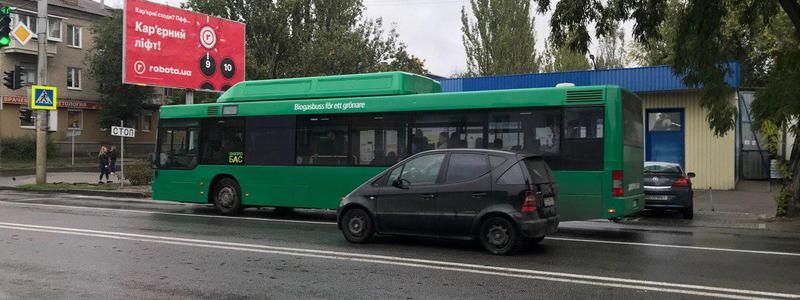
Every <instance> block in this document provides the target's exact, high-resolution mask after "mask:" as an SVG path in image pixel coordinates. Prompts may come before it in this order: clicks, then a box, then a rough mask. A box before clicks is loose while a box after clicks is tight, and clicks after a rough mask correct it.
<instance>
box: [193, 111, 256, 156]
mask: <svg viewBox="0 0 800 300" xmlns="http://www.w3.org/2000/svg"><path fill="white" fill-rule="evenodd" d="M244 125H245V123H244V119H242V118H224V119H216V118H215V119H207V120H205V121H203V151H202V152H203V155H202V157H201V159H200V161H201V162H202V163H204V164H231V163H234V164H241V163H242V159H247V158H246V157H244V155H241V156H239V155H237V154H241V153H243V152H244V137H245V134H244ZM232 156H234V157H237V158H240V159H236V160H234V161H233V162H232V161H231V160H230V159H231V157H232Z"/></svg>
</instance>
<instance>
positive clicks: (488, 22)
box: [461, 0, 539, 76]
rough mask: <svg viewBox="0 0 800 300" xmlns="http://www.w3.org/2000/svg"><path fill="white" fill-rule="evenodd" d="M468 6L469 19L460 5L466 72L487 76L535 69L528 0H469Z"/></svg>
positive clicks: (535, 56)
mask: <svg viewBox="0 0 800 300" xmlns="http://www.w3.org/2000/svg"><path fill="white" fill-rule="evenodd" d="M470 6H471V8H472V17H473V18H472V19H471V18H470V17H469V16H468V15H467V12H466V8H465V7H462V8H461V31H462V34H463V36H462V39H463V43H464V50H465V51H466V54H467V73H469V74H470V75H474V76H487V75H499V74H521V73H536V72H538V71H539V58H538V57H537V53H536V34H535V31H534V30H533V21H534V18H533V16H532V15H531V8H530V6H531V3H530V1H527V0H470Z"/></svg>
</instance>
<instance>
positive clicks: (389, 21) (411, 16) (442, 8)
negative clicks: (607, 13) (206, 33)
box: [106, 0, 630, 76]
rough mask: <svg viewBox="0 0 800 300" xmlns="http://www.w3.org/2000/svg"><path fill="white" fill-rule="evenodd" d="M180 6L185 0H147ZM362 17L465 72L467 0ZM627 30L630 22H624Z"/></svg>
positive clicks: (438, 71)
mask: <svg viewBox="0 0 800 300" xmlns="http://www.w3.org/2000/svg"><path fill="white" fill-rule="evenodd" d="M122 1H123V0H106V4H107V5H110V6H112V7H122ZM150 1H152V2H157V3H162V4H168V5H170V6H176V7H178V6H180V3H182V2H184V1H185V0H150ZM363 1H364V6H365V7H366V10H365V12H364V15H365V17H366V18H370V19H377V18H382V19H383V24H384V28H385V29H386V31H388V29H390V28H392V26H394V28H395V29H396V30H397V33H398V34H399V35H400V41H401V42H403V43H405V44H406V45H407V46H408V49H409V52H410V53H412V54H414V55H416V56H417V57H420V58H422V59H424V60H425V67H426V68H427V69H428V70H429V71H430V72H431V73H433V74H435V75H439V76H450V75H452V74H453V73H456V72H463V71H466V68H467V66H466V59H467V57H466V53H465V52H464V45H463V44H462V41H461V8H462V6H465V7H466V9H467V13H468V14H469V13H471V10H470V7H469V0H363ZM534 17H535V24H534V26H535V28H536V38H537V45H536V49H537V50H539V51H542V50H543V49H544V40H545V39H546V38H547V35H548V33H549V32H550V25H549V22H550V18H549V16H548V15H539V14H535V15H534ZM625 27H626V31H627V32H630V25H629V24H626V26H625Z"/></svg>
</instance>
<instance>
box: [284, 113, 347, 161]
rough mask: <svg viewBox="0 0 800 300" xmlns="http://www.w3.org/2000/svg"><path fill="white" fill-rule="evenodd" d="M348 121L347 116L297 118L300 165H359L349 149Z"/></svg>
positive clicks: (298, 159) (298, 158)
mask: <svg viewBox="0 0 800 300" xmlns="http://www.w3.org/2000/svg"><path fill="white" fill-rule="evenodd" d="M347 132H348V124H347V118H346V117H343V116H319V117H306V116H301V117H298V118H297V132H296V137H297V164H300V165H334V166H346V165H353V164H355V160H356V159H355V157H353V156H350V153H349V151H348V134H347Z"/></svg>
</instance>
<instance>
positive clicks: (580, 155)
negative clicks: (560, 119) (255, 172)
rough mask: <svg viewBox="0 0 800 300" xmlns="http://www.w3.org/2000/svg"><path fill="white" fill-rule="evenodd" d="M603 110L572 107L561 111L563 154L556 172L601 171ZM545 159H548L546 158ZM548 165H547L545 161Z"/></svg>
mask: <svg viewBox="0 0 800 300" xmlns="http://www.w3.org/2000/svg"><path fill="white" fill-rule="evenodd" d="M604 122H605V120H604V119H603V107H600V106H575V107H567V108H565V109H564V141H563V143H562V144H563V147H564V149H563V152H562V155H561V159H560V160H559V163H558V164H557V165H556V166H554V168H555V169H562V170H601V169H602V168H603V136H604V130H605V126H604V124H605V123H604ZM545 160H547V158H546V157H545ZM548 163H549V162H548Z"/></svg>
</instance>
